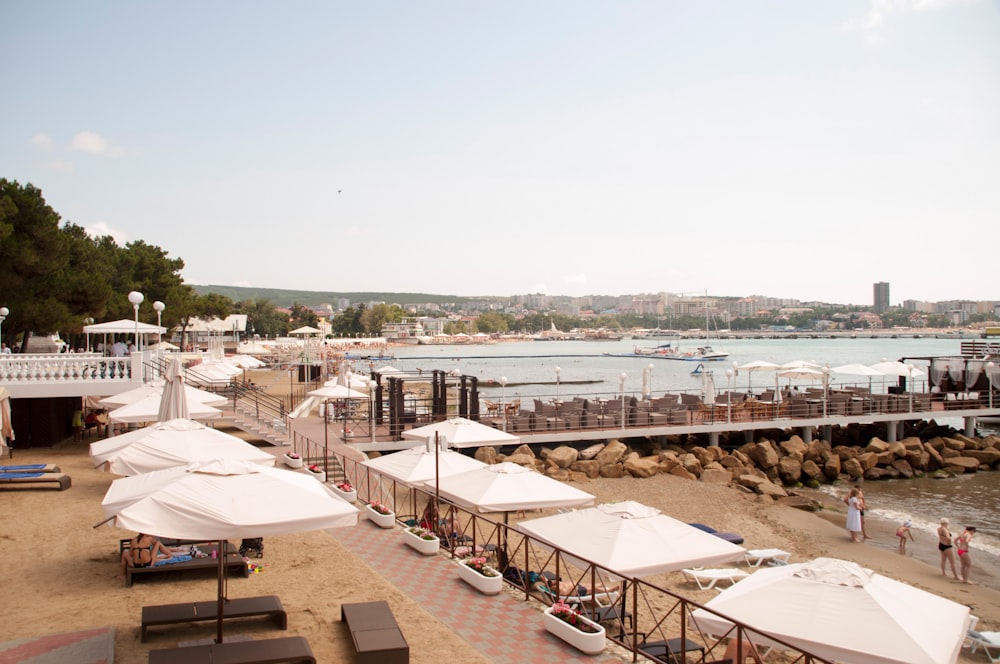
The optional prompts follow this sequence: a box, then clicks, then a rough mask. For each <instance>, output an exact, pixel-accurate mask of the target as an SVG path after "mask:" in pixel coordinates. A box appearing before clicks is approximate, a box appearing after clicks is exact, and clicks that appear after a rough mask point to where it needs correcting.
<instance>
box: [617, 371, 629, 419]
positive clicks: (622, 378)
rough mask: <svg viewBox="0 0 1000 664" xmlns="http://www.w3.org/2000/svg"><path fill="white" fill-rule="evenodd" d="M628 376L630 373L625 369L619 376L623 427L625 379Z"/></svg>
mask: <svg viewBox="0 0 1000 664" xmlns="http://www.w3.org/2000/svg"><path fill="white" fill-rule="evenodd" d="M626 378H628V374H627V373H625V372H624V371H623V372H622V373H621V375H619V376H618V391H619V392H620V393H621V399H622V429H624V428H625V379H626Z"/></svg>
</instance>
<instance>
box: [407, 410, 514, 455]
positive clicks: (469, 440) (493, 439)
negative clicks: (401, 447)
mask: <svg viewBox="0 0 1000 664" xmlns="http://www.w3.org/2000/svg"><path fill="white" fill-rule="evenodd" d="M435 436H439V437H441V438H444V439H446V440H447V441H448V444H449V445H451V446H452V447H457V448H465V447H484V446H486V445H516V444H518V443H520V442H521V439H520V438H518V437H517V436H515V435H513V434H509V433H507V432H506V431H501V430H499V429H494V428H493V427H489V426H486V425H485V424H480V423H479V422H474V421H472V420H469V419H466V418H464V417H453V418H451V419H449V420H443V421H441V422H434V423H433V424H427V425H425V426H422V427H417V428H416V429H410V430H409V431H404V432H403V438H406V439H407V440H420V441H424V442H427V441H433V440H434V438H435Z"/></svg>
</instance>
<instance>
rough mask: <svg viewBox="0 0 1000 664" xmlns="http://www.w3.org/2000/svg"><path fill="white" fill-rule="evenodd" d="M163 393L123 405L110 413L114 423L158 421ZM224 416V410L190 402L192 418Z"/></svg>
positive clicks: (189, 409) (204, 418)
mask: <svg viewBox="0 0 1000 664" xmlns="http://www.w3.org/2000/svg"><path fill="white" fill-rule="evenodd" d="M161 396H162V395H161V394H159V393H154V394H150V395H149V396H146V397H143V398H142V399H139V400H137V401H133V402H132V403H130V404H127V405H124V406H121V407H119V408H116V409H114V410H112V411H111V412H110V413H108V420H109V421H111V422H112V423H115V422H122V423H126V424H134V423H137V422H156V420H157V417H158V416H159V414H160V399H161ZM221 416H222V411H221V410H219V409H218V408H215V407H214V406H209V405H207V404H204V403H200V402H198V403H192V402H190V401H189V402H188V418H189V419H192V420H211V419H215V418H218V417H221Z"/></svg>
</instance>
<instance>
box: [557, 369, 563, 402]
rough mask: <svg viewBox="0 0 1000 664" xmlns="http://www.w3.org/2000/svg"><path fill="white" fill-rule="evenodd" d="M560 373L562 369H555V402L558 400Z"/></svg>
mask: <svg viewBox="0 0 1000 664" xmlns="http://www.w3.org/2000/svg"><path fill="white" fill-rule="evenodd" d="M561 373H562V369H560V368H559V367H556V400H558V399H559V374H561Z"/></svg>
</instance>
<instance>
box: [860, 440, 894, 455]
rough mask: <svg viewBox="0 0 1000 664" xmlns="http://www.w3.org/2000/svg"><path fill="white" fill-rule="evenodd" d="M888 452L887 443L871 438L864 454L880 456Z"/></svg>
mask: <svg viewBox="0 0 1000 664" xmlns="http://www.w3.org/2000/svg"><path fill="white" fill-rule="evenodd" d="M888 450H889V443H887V442H885V441H884V440H881V439H880V438H872V439H871V440H870V441H869V442H868V445H867V446H866V447H865V452H874V453H875V454H881V453H882V452H887V451H888Z"/></svg>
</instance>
